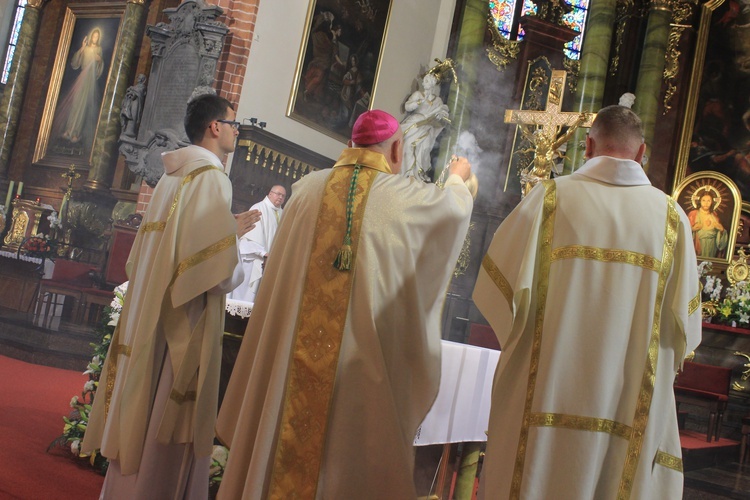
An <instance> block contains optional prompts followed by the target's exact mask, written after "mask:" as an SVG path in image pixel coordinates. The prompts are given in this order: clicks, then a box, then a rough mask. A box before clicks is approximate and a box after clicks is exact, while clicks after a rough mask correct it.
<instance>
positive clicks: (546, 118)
mask: <svg viewBox="0 0 750 500" xmlns="http://www.w3.org/2000/svg"><path fill="white" fill-rule="evenodd" d="M565 78H566V74H565V71H564V70H553V71H552V78H551V79H550V85H549V90H548V92H547V106H546V108H545V109H544V110H539V111H536V110H525V109H508V110H506V111H505V123H515V124H517V125H518V126H519V127H521V132H522V133H523V136H524V138H525V139H526V140H527V141H528V142H530V143H531V144H532V146H531V147H530V148H527V149H525V150H521V151H520V152H533V153H534V160H533V161H532V162H530V163H529V164H528V165H527V166H526V167H524V168H523V169H522V170H521V194H522V195H523V196H526V194H527V193H528V192H529V191H531V188H533V187H534V186H535V185H536V184H538V183H539V182H540V181H542V180H545V179H549V178H550V175H551V173H552V171H553V169H554V166H555V159H556V158H558V157H559V156H560V154H559V149H560V146H562V145H563V144H565V143H566V142H567V141H568V139H569V138H570V136H571V135H572V134H573V132H574V131H575V130H576V129H577V128H578V127H591V124H592V123H593V121H594V118H595V117H596V113H571V112H564V111H561V108H562V96H563V92H564V89H565ZM563 127H568V130H567V131H566V132H565V133H563V134H562V135H561V134H560V131H561V129H562V128H563Z"/></svg>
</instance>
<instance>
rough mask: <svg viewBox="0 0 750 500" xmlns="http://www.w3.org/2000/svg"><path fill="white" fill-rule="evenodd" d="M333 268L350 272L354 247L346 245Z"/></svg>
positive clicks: (340, 251)
mask: <svg viewBox="0 0 750 500" xmlns="http://www.w3.org/2000/svg"><path fill="white" fill-rule="evenodd" d="M333 266H334V267H335V268H336V269H338V270H339V271H349V270H350V269H351V268H352V246H351V245H347V244H344V245H343V246H342V247H341V249H340V250H339V253H338V255H336V260H335V261H333Z"/></svg>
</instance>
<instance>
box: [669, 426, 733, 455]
mask: <svg viewBox="0 0 750 500" xmlns="http://www.w3.org/2000/svg"><path fill="white" fill-rule="evenodd" d="M739 444H740V443H739V442H737V441H733V440H731V439H726V438H719V440H718V441H711V442H710V443H709V442H708V441H706V435H705V434H701V433H700V432H695V431H688V430H684V429H683V430H681V431H680V446H681V447H682V449H684V450H700V449H703V448H723V447H725V446H739Z"/></svg>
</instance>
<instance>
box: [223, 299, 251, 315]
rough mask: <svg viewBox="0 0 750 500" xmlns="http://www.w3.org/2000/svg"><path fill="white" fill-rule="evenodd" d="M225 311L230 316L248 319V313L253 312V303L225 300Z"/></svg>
mask: <svg viewBox="0 0 750 500" xmlns="http://www.w3.org/2000/svg"><path fill="white" fill-rule="evenodd" d="M226 310H227V312H228V313H229V315H230V316H239V317H240V318H249V317H250V313H251V312H253V303H252V302H245V301H244V300H235V299H230V298H227V307H226Z"/></svg>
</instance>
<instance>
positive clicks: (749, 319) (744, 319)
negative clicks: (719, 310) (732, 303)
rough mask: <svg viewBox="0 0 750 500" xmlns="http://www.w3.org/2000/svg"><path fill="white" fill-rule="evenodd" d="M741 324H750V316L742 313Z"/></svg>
mask: <svg viewBox="0 0 750 500" xmlns="http://www.w3.org/2000/svg"><path fill="white" fill-rule="evenodd" d="M740 323H745V324H748V323H750V314H746V313H740Z"/></svg>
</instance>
